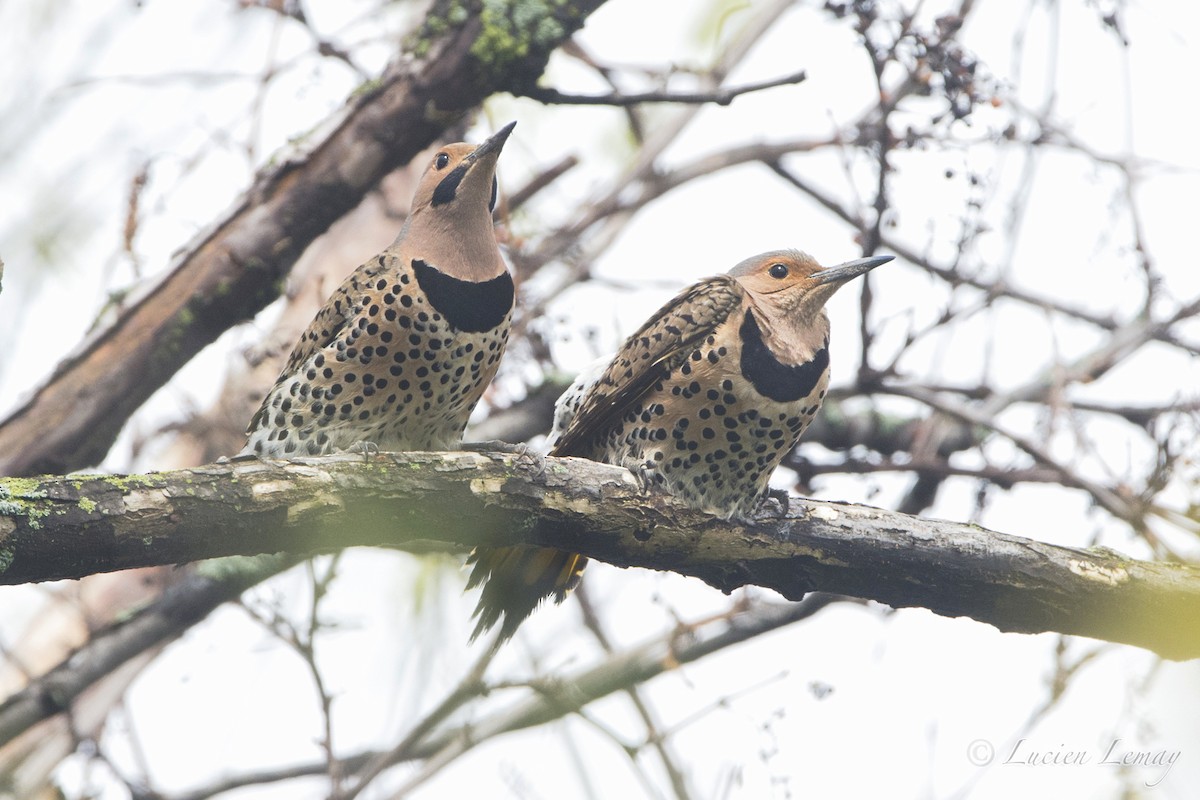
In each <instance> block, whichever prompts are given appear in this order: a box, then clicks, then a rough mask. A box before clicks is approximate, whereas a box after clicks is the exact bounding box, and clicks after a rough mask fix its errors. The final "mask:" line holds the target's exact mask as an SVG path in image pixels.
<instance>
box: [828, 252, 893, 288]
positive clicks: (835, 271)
mask: <svg viewBox="0 0 1200 800" xmlns="http://www.w3.org/2000/svg"><path fill="white" fill-rule="evenodd" d="M893 258H895V256H872V257H871V258H860V259H857V260H855V261H847V262H846V263H845V264H838V265H837V266H836V267H828V268H826V269H823V270H821V271H820V272H818V273H817V274H816V275H813V277H814V278H815V279H816V280H817V285H818V286H821V285H824V284H827V283H836V284H839V285H841V284H843V283H845V282H846V281H848V280H852V279H854V278H857V277H858V276H859V275H865V274H866V273H868V272H870V271H871V270H873V269H875V268H876V267H878V266H879V265H880V264H886V263H887V262H889V261H891V260H892V259H893Z"/></svg>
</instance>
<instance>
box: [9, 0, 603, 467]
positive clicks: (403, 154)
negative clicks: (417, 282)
mask: <svg viewBox="0 0 1200 800" xmlns="http://www.w3.org/2000/svg"><path fill="white" fill-rule="evenodd" d="M602 3H603V0H571V1H570V2H567V3H563V4H561V5H559V6H557V9H556V11H555V12H554V18H555V19H554V22H555V24H554V25H545V26H538V33H537V34H536V35H535V34H534V33H533V32H530V31H522V30H515V29H514V30H513V31H501V30H500V29H502V28H504V27H505V26H506V25H507V26H509V27H513V28H515V27H516V23H515V22H513V20H512V19H511V18H510V17H511V11H510V10H508V4H505V3H499V4H495V3H493V4H491V5H490V6H489V11H488V12H487V16H488V26H490V27H489V29H488V30H483V28H484V26H483V23H482V22H481V17H482V16H483V15H484V12H483V11H482V10H481V6H479V5H477V4H474V3H472V4H470V8H471V10H472V11H473V13H472V14H471V15H470V16H469V17H468V19H467V20H466V21H465V22H464V23H462V24H461V25H457V26H447V23H446V21H445V19H444V15H445V14H446V13H447V7H446V5H447V4H445V3H435V4H434V8H433V10H432V11H430V18H431V20H433V19H434V18H437V17H438V16H439V15H443V17H442V18H439V19H440V21H439V22H438V24H437V25H434V24H432V23H431V24H429V25H428V26H427V29H426V30H425V31H423V32H422V36H428V38H427V39H425V40H424V41H422V42H419V43H418V44H417V45H416V46H415V49H417V50H418V51H419V52H420V53H421V54H420V55H419V56H417V57H413V58H405V59H402V60H399V61H397V62H396V64H394V65H393V66H392V67H391V68H389V69H388V70H387V71H386V72H385V74H384V75H383V76H382V77H381V78H380V79H379V81H377V82H375V83H374V84H371V85H368V86H366V87H364V89H365V90H364V91H361V92H358V93H356V94H355V95H354V96H353V97H351V98H350V99H349V100H348V101H347V104H346V106H345V108H344V109H343V110H342V111H341V113H340V114H339V115H337V116H336V117H335V118H334V119H331V120H329V121H328V124H326V125H324V126H323V127H322V131H323V132H322V134H321V135H320V136H315V137H314V140H313V141H312V142H311V144H309V145H306V147H305V150H304V152H302V153H298V154H295V155H293V156H292V157H290V158H285V159H281V160H280V163H278V164H277V165H274V166H272V167H269V168H266V169H264V170H263V171H262V173H260V175H259V176H258V178H257V179H256V180H255V182H254V185H253V186H251V187H250V188H249V189H248V190H247V191H246V193H245V194H244V195H243V196H242V198H240V199H239V200H238V201H237V202H236V203H235V204H234V206H233V207H232V208H231V210H230V211H229V212H228V213H227V214H226V216H225V217H224V218H223V219H220V220H218V221H217V222H216V223H214V224H213V225H212V227H210V228H209V229H208V230H205V231H203V232H201V233H200V234H199V235H198V236H197V237H196V238H195V239H194V240H193V241H192V242H191V243H190V244H188V245H187V246H186V247H185V248H184V249H183V251H182V252H181V254H180V255H179V256H177V257H176V259H175V261H174V263H173V264H172V265H171V266H170V268H169V270H168V271H167V273H166V275H165V276H164V277H163V278H162V279H161V280H160V281H159V282H158V283H157V285H155V286H153V287H150V288H149V289H147V290H146V291H145V292H144V293H143V294H142V295H141V296H140V297H139V298H138V299H137V300H136V301H135V302H134V303H133V304H132V305H131V306H130V307H129V308H128V309H127V310H125V311H124V312H123V313H122V314H121V316H120V317H119V318H118V319H117V320H116V321H115V322H114V323H113V324H112V325H110V326H108V327H107V328H105V329H103V330H101V331H100V332H99V333H97V334H96V335H95V336H94V337H93V338H92V339H90V340H89V341H87V342H85V343H84V344H83V345H82V346H81V348H80V349H79V350H78V351H77V352H75V353H74V354H72V355H71V356H70V357H69V358H68V359H67V361H66V362H65V363H64V364H62V365H61V366H60V367H59V369H58V370H57V372H56V373H55V374H54V376H53V377H52V378H51V379H50V381H49V382H48V383H47V384H46V385H44V386H42V387H41V388H40V389H39V390H38V391H37V392H36V393H35V394H34V395H33V396H32V397H31V398H30V399H29V401H28V402H27V403H26V404H25V405H24V406H22V407H21V408H19V409H17V410H16V411H14V412H13V413H12V414H11V415H9V416H8V418H7V419H5V420H3V421H0V474H4V475H30V474H36V473H38V472H69V471H71V470H75V469H81V468H85V467H88V466H89V465H92V464H95V463H97V462H99V461H100V459H101V458H102V457H103V456H104V454H105V453H106V452H108V449H109V447H110V446H111V445H112V442H113V441H114V439H115V438H116V436H117V434H118V432H119V431H120V429H121V426H122V425H123V424H124V422H125V420H126V419H127V418H128V416H129V415H130V414H131V413H132V412H133V411H134V410H135V409H136V408H137V407H138V406H140V405H141V404H142V403H143V402H144V401H145V400H146V399H147V398H148V397H149V396H150V395H151V394H153V393H154V391H155V390H157V389H158V388H159V387H160V386H162V385H163V384H164V383H165V382H166V381H167V380H168V379H169V378H170V377H171V376H172V375H174V374H175V372H176V371H177V370H178V369H179V368H180V367H181V366H183V365H184V364H185V363H187V361H188V360H189V359H190V358H191V357H192V356H194V355H195V354H196V353H197V352H199V351H200V349H201V348H203V347H204V346H205V345H207V344H209V343H211V342H212V341H213V340H214V339H216V338H217V336H219V335H220V334H221V333H222V332H223V331H225V330H226V329H227V328H229V327H231V326H232V325H234V324H236V323H238V322H241V321H243V320H246V319H249V318H250V317H252V316H253V315H254V314H255V313H256V312H258V311H259V310H260V309H262V308H263V307H264V306H266V305H267V304H268V303H269V302H270V301H271V300H272V299H274V298H275V297H276V296H277V295H278V293H279V285H280V282H281V279H282V278H283V277H284V276H285V275H286V274H287V272H288V270H289V268H290V267H291V265H292V264H293V263H294V262H295V260H296V259H297V258H298V257H299V255H300V254H301V253H302V252H303V251H304V249H305V247H307V246H308V245H309V243H311V242H312V241H313V239H315V238H316V237H317V236H319V235H321V234H322V233H323V232H324V231H325V230H326V228H328V227H329V225H330V224H332V223H333V222H334V221H335V220H337V219H338V218H339V217H341V216H342V215H343V214H345V213H346V212H348V211H350V210H351V209H352V208H354V207H355V206H356V205H357V204H358V203H359V202H360V201H361V200H362V198H363V197H364V195H366V193H367V192H368V191H370V190H371V189H372V188H373V187H374V186H375V185H376V184H377V183H378V182H379V180H380V179H381V178H382V177H383V176H385V175H386V174H388V173H389V172H390V171H392V170H393V169H395V168H397V167H399V166H401V165H403V164H405V163H407V162H408V160H409V159H411V158H412V157H413V156H414V155H415V154H416V153H418V152H420V151H421V150H422V149H423V148H425V147H427V146H428V145H429V144H430V143H431V142H432V141H433V140H434V139H435V138H436V137H437V136H438V135H439V134H441V132H442V131H443V129H444V128H445V127H446V126H447V125H448V124H449V123H450V122H452V121H454V120H456V119H458V118H460V117H461V116H462V115H463V114H464V113H465V112H467V111H468V110H470V109H472V108H474V107H475V106H477V105H478V104H479V103H481V102H482V101H483V100H484V99H485V98H486V97H487V96H488V95H490V94H492V93H493V92H497V91H520V90H522V89H524V88H526V87H528V86H532V85H533V83H534V81H535V80H536V79H537V77H538V76H539V75H540V74H541V72H542V69H543V68H544V67H545V64H546V60H547V58H549V54H550V52H551V50H553V49H554V48H555V47H557V46H558V45H559V44H561V43H562V42H563V41H565V40H566V39H567V38H568V37H570V36H571V34H572V33H574V31H575V30H576V29H578V28H579V26H580V25H582V24H583V21H584V19H585V18H586V17H587V15H588V14H589V13H591V12H592V11H593V10H595V9H596V8H597V7H598V6H600V5H601V4H602ZM505 14H508V15H509V16H508V17H506V16H505ZM433 30H445V31H446V32H445V33H443V34H440V35H438V36H434V35H433V34H432V33H431V31H433ZM498 31H499V32H503V33H505V35H508V36H509V37H510V38H509V39H507V40H505V41H511V42H512V48H513V50H512V52H508V51H505V50H503V49H502V48H497V47H496V45H495V44H494V42H493V39H488V38H486V37H487V35H488V34H491V35H492V36H493V38H494V37H495V35H496V34H497V32H498ZM488 43H492V44H491V45H490V46H491V47H492V48H493V49H489V48H488Z"/></svg>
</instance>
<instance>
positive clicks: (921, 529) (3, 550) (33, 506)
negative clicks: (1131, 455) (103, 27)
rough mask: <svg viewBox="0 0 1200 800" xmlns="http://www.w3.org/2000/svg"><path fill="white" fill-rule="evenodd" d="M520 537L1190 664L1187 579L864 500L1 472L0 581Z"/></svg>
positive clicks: (603, 486)
mask: <svg viewBox="0 0 1200 800" xmlns="http://www.w3.org/2000/svg"><path fill="white" fill-rule="evenodd" d="M431 542H434V543H440V546H442V547H445V548H447V549H456V548H459V549H466V548H468V547H472V546H475V545H477V544H487V545H504V544H515V543H532V544H540V545H550V546H555V547H560V548H565V549H570V550H573V551H577V552H581V553H584V554H585V555H588V556H590V557H593V558H597V559H600V560H603V561H607V562H610V563H612V564H616V565H618V566H622V567H629V566H640V567H647V568H651V569H663V570H671V571H674V572H678V573H681V574H684V575H693V576H695V577H698V578H701V579H703V580H704V581H706V582H708V583H709V584H711V585H713V586H715V587H717V588H719V589H721V590H722V591H726V592H728V591H731V590H733V589H735V588H737V587H739V586H745V585H749V584H754V585H758V586H764V587H768V588H771V589H774V590H776V591H778V592H779V593H781V594H782V595H784V596H785V597H787V598H789V599H793V600H795V599H799V598H801V597H803V596H804V595H805V594H806V593H807V592H811V591H816V590H819V591H826V592H834V593H838V594H844V595H850V596H854V597H861V598H866V599H870V600H877V601H879V602H882V603H886V604H888V605H890V606H893V607H897V608H900V607H922V608H927V609H929V610H931V611H933V612H935V613H938V614H941V615H944V616H967V617H971V618H972V619H975V620H978V621H980V622H986V623H989V624H991V625H994V626H995V627H997V628H999V629H1000V630H1003V631H1012V632H1019V633H1040V632H1044V631H1057V632H1060V633H1067V634H1077V635H1082V636H1090V637H1093V638H1097V639H1104V640H1108V641H1112V642H1121V643H1126V644H1134V645H1138V646H1141V647H1145V648H1148V649H1150V650H1153V651H1155V652H1157V653H1159V654H1161V655H1163V656H1165V657H1167V658H1177V659H1178V658H1192V657H1196V656H1200V625H1197V624H1196V620H1197V619H1200V568H1197V567H1194V566H1189V565H1184V564H1175V563H1154V562H1143V561H1136V560H1132V559H1129V558H1126V557H1124V556H1122V555H1120V554H1119V553H1116V552H1114V551H1111V550H1107V549H1105V548H1090V549H1086V550H1084V549H1076V548H1068V547H1057V546H1054V545H1049V544H1044V543H1041V542H1036V541H1033V540H1030V539H1024V538H1020V537H1016V536H1010V535H1006V534H1002V533H996V532H993V531H989V530H986V529H984V528H980V527H978V526H975V525H968V524H962V523H955V522H946V521H941V520H931V519H924V518H919V517H911V516H908V515H905V514H899V513H896V512H890V511H884V510H881V509H877V508H870V507H867V506H859V505H850V504H843V503H830V502H819V501H815V500H801V499H795V500H793V502H792V504H791V508H790V510H789V512H788V513H787V514H786V515H783V516H777V517H773V516H771V515H769V514H768V515H766V516H763V517H760V518H759V519H757V520H755V521H754V522H746V523H742V522H731V521H725V520H720V519H718V518H715V517H712V516H710V515H707V514H703V513H700V512H697V511H692V510H689V509H687V508H685V507H683V506H682V505H681V504H679V503H678V502H676V501H675V500H674V499H672V498H670V497H667V496H665V495H662V494H658V493H650V494H646V493H643V492H642V491H641V490H640V489H639V487H638V486H637V485H636V483H635V481H634V479H633V476H632V475H631V474H630V473H629V472H627V471H626V470H624V469H620V468H617V467H612V466H609V465H605V464H597V463H593V462H590V461H585V460H581V459H572V458H567V459H542V458H540V457H537V456H534V455H532V454H524V455H511V454H499V453H488V454H482V453H474V452H457V453H394V454H387V453H385V454H380V455H377V456H375V457H373V458H371V459H364V458H363V457H361V456H352V455H339V456H328V457H324V458H314V459H300V460H296V461H291V462H277V461H259V460H257V459H235V460H233V461H226V462H223V463H217V464H211V465H208V466H204V467H199V468H195V469H186V470H177V471H174V472H161V473H149V474H146V475H131V476H71V477H45V478H41V479H28V478H23V479H0V567H2V568H3V570H2V573H0V583H6V584H13V583H23V582H29V581H43V580H54V579H60V578H77V577H81V576H83V575H88V574H91V573H94V572H102V571H106V570H116V569H126V568H129V567H140V566H149V565H156V564H173V563H180V562H186V561H194V560H198V559H205V558H213V557H216V556H226V555H252V554H259V553H275V552H282V553H288V554H291V555H297V556H298V555H305V554H309V553H315V552H321V551H328V550H332V549H336V548H341V547H348V546H353V545H382V546H394V547H401V548H404V547H416V546H426V547H427V546H429V543H431Z"/></svg>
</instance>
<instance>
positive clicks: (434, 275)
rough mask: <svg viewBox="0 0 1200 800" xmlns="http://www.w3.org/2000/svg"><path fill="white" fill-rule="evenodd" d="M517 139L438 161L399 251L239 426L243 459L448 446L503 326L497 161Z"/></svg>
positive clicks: (508, 299) (498, 138) (478, 390)
mask: <svg viewBox="0 0 1200 800" xmlns="http://www.w3.org/2000/svg"><path fill="white" fill-rule="evenodd" d="M514 125H515V123H510V124H509V125H507V126H505V127H504V128H502V129H501V130H500V131H499V132H497V133H496V134H495V135H494V136H492V137H491V138H489V139H488V140H486V141H485V142H484V143H483V144H481V145H479V146H478V147H474V146H472V145H469V144H462V143H459V144H451V145H447V146H445V147H442V148H440V149H439V150H438V151H437V153H436V154H435V155H434V156H433V158H432V160H431V161H430V163H429V166H428V167H427V168H426V170H425V172H424V174H423V175H422V177H421V180H420V182H419V184H418V186H417V190H416V193H415V195H414V197H413V203H412V209H411V211H410V212H409V216H408V219H407V220H406V222H405V224H404V227H403V229H402V230H401V231H400V235H399V236H398V237H397V238H396V241H395V242H393V243H392V245H391V246H390V247H388V249H387V250H385V251H384V252H383V253H381V254H380V255H378V256H376V257H375V258H373V259H371V260H370V261H368V262H367V263H365V264H363V265H362V266H360V267H359V268H358V269H356V270H355V271H354V272H353V273H352V274H351V275H350V277H349V278H347V279H346V281H345V282H344V283H343V284H342V285H341V286H340V287H339V288H338V289H337V290H336V291H335V292H334V293H333V295H332V296H331V297H330V298H329V299H328V301H327V302H326V303H325V305H324V307H322V308H321V310H320V311H318V312H317V315H316V317H315V318H314V319H313V321H312V323H311V324H310V325H309V326H308V329H307V330H306V331H305V332H304V333H303V334H302V335H301V337H300V340H299V342H297V344H296V346H295V348H294V349H293V350H292V353H291V356H290V357H289V359H288V362H287V366H285V367H284V369H283V371H282V373H280V375H279V378H278V380H277V381H276V383H275V386H274V387H273V388H272V389H271V391H270V393H269V394H268V395H267V397H266V399H264V400H263V403H262V406H261V407H260V408H259V410H258V412H257V413H256V414H255V415H254V417H253V419H252V420H251V421H250V425H249V427H248V429H247V434H248V435H249V439H248V442H247V444H246V448H245V450H244V451H243V452H244V453H252V454H257V455H262V456H273V457H284V458H286V457H289V456H293V455H316V454H322V453H329V452H332V451H334V450H341V449H346V448H349V447H351V446H354V445H358V444H360V443H370V444H373V445H375V446H377V447H379V448H382V449H385V450H437V449H449V448H453V447H456V446H457V445H458V444H459V442H460V440H461V438H462V432H463V429H464V427H465V426H466V424H467V418H468V417H469V416H470V414H471V411H472V409H473V408H474V407H475V405H476V403H478V402H479V399H480V397H481V396H482V395H483V391H484V389H486V388H487V385H488V384H489V383H490V382H491V380H492V377H493V376H494V375H495V374H496V369H497V367H498V366H499V363H500V358H501V356H502V354H503V352H504V347H505V343H506V341H507V339H508V333H509V326H510V322H511V318H512V309H513V303H514V296H515V294H514V286H513V280H512V276H511V275H510V274H509V272H508V270H507V268H506V266H505V263H504V259H503V257H502V256H501V253H500V250H499V247H498V245H497V243H496V236H495V231H494V229H493V225H492V209H493V208H494V206H495V202H496V191H497V184H496V177H495V173H496V161H497V159H498V158H499V155H500V151H501V149H502V148H503V147H504V143H505V141H506V140H507V138H508V135H509V134H510V133H511V132H512V129H513V126H514Z"/></svg>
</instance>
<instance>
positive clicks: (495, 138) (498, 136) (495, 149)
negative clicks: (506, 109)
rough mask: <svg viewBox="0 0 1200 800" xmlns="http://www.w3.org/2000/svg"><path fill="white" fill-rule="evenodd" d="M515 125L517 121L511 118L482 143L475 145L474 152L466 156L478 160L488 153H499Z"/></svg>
mask: <svg viewBox="0 0 1200 800" xmlns="http://www.w3.org/2000/svg"><path fill="white" fill-rule="evenodd" d="M515 127H517V121H516V120H513V121H512V122H510V123H508V124H507V125H505V126H504V127H503V128H501V129H500V130H498V131H496V132H495V133H493V134H492V135H491V136H489V137H488V138H487V139H485V140H484V141H483V144H481V145H479V147H476V148H475V152H473V153H471V155H469V156H467V158H468V159H469V160H471V161H478V160H479V159H481V158H483V157H484V156H486V155H488V154H489V153H499V152H500V151H501V150H503V149H504V143H505V142H506V141H508V135H509V134H510V133H512V130H513V128H515Z"/></svg>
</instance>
